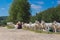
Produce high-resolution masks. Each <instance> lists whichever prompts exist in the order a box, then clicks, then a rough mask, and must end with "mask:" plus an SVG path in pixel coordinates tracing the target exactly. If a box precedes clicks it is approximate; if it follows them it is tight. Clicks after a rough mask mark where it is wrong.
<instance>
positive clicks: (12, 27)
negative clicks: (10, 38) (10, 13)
mask: <svg viewBox="0 0 60 40" xmlns="http://www.w3.org/2000/svg"><path fill="white" fill-rule="evenodd" d="M6 27H7V28H8V29H14V28H15V27H14V26H8V25H7V26H6Z"/></svg>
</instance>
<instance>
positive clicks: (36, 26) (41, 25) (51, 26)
mask: <svg viewBox="0 0 60 40" xmlns="http://www.w3.org/2000/svg"><path fill="white" fill-rule="evenodd" d="M15 27H16V26H15ZM22 28H26V29H32V30H42V31H46V32H49V30H53V32H55V33H56V32H60V23H59V22H56V21H54V22H52V23H45V22H44V21H41V22H39V21H35V23H32V22H30V23H22Z"/></svg>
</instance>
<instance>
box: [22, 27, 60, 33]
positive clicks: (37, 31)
mask: <svg viewBox="0 0 60 40" xmlns="http://www.w3.org/2000/svg"><path fill="white" fill-rule="evenodd" d="M23 29H24V30H29V31H33V32H36V33H44V34H60V32H56V33H55V32H45V31H42V30H31V29H26V28H23Z"/></svg>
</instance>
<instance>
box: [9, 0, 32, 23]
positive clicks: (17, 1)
mask: <svg viewBox="0 0 60 40" xmlns="http://www.w3.org/2000/svg"><path fill="white" fill-rule="evenodd" d="M9 14H10V16H9V20H10V21H12V22H15V21H16V20H18V21H23V22H29V21H30V16H31V13H30V4H29V2H28V0H13V3H12V5H11V7H10V11H9Z"/></svg>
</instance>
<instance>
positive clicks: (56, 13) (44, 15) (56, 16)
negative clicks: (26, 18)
mask: <svg viewBox="0 0 60 40" xmlns="http://www.w3.org/2000/svg"><path fill="white" fill-rule="evenodd" d="M37 18H38V20H39V21H41V20H44V21H45V22H53V21H57V22H60V5H58V6H57V7H52V8H48V9H47V10H45V11H42V12H40V13H38V15H37Z"/></svg>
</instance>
